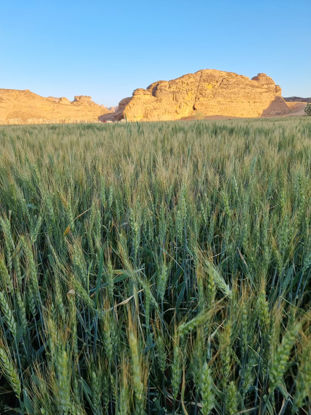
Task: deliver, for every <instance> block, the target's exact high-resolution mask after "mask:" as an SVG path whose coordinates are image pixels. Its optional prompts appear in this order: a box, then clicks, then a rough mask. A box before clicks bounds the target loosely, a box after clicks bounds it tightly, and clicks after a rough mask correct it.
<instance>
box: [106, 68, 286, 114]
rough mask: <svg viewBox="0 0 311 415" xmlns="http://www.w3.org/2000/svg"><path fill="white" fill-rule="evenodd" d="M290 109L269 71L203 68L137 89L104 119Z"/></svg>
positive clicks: (269, 112) (257, 112)
mask: <svg viewBox="0 0 311 415" xmlns="http://www.w3.org/2000/svg"><path fill="white" fill-rule="evenodd" d="M288 112H289V108H288V106H287V105H286V102H285V101H284V99H283V98H282V97H281V88H280V87H279V86H278V85H276V84H275V83H274V81H273V80H272V79H271V78H270V77H269V76H267V75H265V74H263V73H260V74H258V75H257V76H255V77H254V78H252V79H250V78H247V77H246V76H242V75H237V74H235V73H232V72H223V71H218V70H213V69H205V70H200V71H198V72H196V73H193V74H188V75H184V76H182V77H180V78H177V79H174V80H172V81H158V82H154V83H152V84H151V85H150V86H148V88H147V89H142V88H140V89H136V90H135V91H134V92H133V96H132V97H131V98H126V99H124V100H122V101H121V102H120V105H119V107H118V108H117V110H116V112H115V113H114V115H112V114H110V115H107V116H104V117H103V118H102V119H103V120H105V119H114V120H118V119H121V118H125V119H127V120H128V121H158V120H178V119H183V118H197V117H201V118H202V117H213V116H225V117H246V118H249V117H261V116H269V115H271V116H272V115H283V114H286V113H288Z"/></svg>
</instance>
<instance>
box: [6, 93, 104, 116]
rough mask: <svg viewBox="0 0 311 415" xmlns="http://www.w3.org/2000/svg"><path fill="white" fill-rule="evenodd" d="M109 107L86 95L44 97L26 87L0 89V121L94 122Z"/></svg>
mask: <svg viewBox="0 0 311 415" xmlns="http://www.w3.org/2000/svg"><path fill="white" fill-rule="evenodd" d="M108 112H109V110H108V109H107V108H105V107H104V106H102V105H98V104H96V103H95V102H93V101H92V99H91V97H88V96H83V95H81V96H76V97H75V98H74V101H72V102H70V101H69V100H68V99H67V98H64V97H61V98H55V97H48V98H44V97H41V96H40V95H37V94H34V93H33V92H31V91H29V90H15V89H0V124H44V123H75V122H98V121H99V118H100V117H101V116H102V115H103V114H106V113H108Z"/></svg>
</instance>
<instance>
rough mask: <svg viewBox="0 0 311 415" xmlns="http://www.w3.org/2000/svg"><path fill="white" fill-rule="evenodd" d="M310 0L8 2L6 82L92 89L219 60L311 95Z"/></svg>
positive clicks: (0, 24) (105, 96) (127, 91)
mask: <svg viewBox="0 0 311 415" xmlns="http://www.w3.org/2000/svg"><path fill="white" fill-rule="evenodd" d="M310 27H311V0H295V1H293V0H282V1H280V0H261V1H252V0H249V1H246V0H214V1H209V0H205V1H201V0H196V1H185V0H178V1H177V0H171V1H170V0H166V1H164V0H158V1H152V0H149V1H148V0H145V1H138V0H132V1H123V0H118V1H116V2H114V1H109V2H108V1H105V0H101V1H97V0H88V1H87V0H86V1H82V0H75V1H71V0H65V1H64V0H62V1H59V0H54V1H47V0H28V1H25V0H14V1H11V0H1V1H0V88H14V89H30V90H32V91H34V92H36V93H38V94H40V95H43V96H49V95H52V96H66V97H68V98H70V99H72V98H73V96H74V95H83V94H84V95H91V96H92V97H93V99H94V100H95V101H96V102H98V103H100V104H104V105H107V106H110V105H115V104H117V103H118V101H119V100H120V99H122V98H124V97H126V96H130V95H131V94H132V92H133V90H134V89H135V88H139V87H143V88H144V87H147V86H148V85H149V84H150V83H151V82H153V81H156V80H160V79H172V78H176V77H178V76H180V75H183V74H185V73H189V72H195V71H197V70H199V69H205V68H211V69H220V70H225V71H231V72H237V73H239V74H242V75H246V76H249V77H252V76H254V75H256V74H257V73H258V72H265V73H267V74H268V75H270V76H271V77H272V78H273V79H274V80H275V81H276V82H277V83H278V84H280V85H281V87H282V89H283V95H284V96H288V95H299V96H311V29H310Z"/></svg>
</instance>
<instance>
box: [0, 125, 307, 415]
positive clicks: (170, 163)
mask: <svg viewBox="0 0 311 415" xmlns="http://www.w3.org/2000/svg"><path fill="white" fill-rule="evenodd" d="M0 148H1V151H0V277H1V278H0V288H1V293H0V373H1V374H0V413H1V414H4V413H6V411H8V413H9V414H16V413H17V414H28V415H55V414H56V415H84V414H94V415H102V414H109V415H112V414H118V415H126V414H137V415H142V414H188V415H199V414H203V415H207V414H224V415H227V414H236V413H238V412H240V413H252V414H257V413H258V414H259V413H260V414H276V413H277V414H289V413H302V414H303V413H305V414H307V413H310V411H311V401H310V396H311V363H310V362H311V324H310V323H311V313H310V305H311V205H310V197H311V181H310V169H311V121H310V119H309V118H308V117H305V118H300V119H299V118H297V119H283V120H267V121H263V120H257V121H226V122H206V121H197V122H176V123H152V124H148V123H145V124H114V125H76V126H70V125H67V126H61V125H60V126H25V127H2V128H0Z"/></svg>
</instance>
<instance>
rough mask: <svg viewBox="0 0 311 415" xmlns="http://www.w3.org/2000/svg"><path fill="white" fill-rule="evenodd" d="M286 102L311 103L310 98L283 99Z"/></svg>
mask: <svg viewBox="0 0 311 415" xmlns="http://www.w3.org/2000/svg"><path fill="white" fill-rule="evenodd" d="M284 99H285V101H286V102H311V98H302V97H284Z"/></svg>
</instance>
